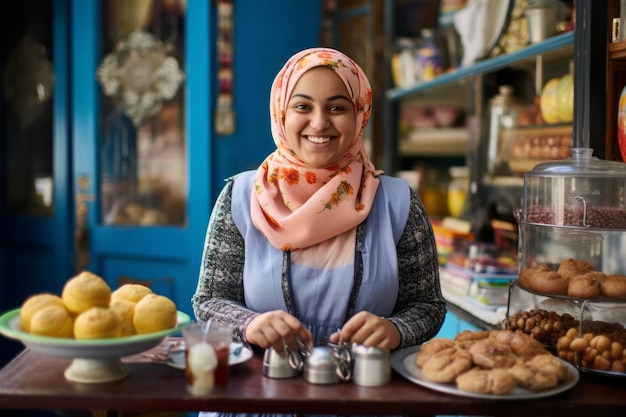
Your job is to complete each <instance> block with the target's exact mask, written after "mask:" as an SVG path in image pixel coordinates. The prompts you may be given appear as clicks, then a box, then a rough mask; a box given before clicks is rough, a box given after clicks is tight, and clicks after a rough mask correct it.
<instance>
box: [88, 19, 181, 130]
mask: <svg viewBox="0 0 626 417" xmlns="http://www.w3.org/2000/svg"><path fill="white" fill-rule="evenodd" d="M168 52H169V51H168V48H167V46H166V45H164V44H163V43H162V42H161V41H159V40H158V39H157V38H156V37H154V36H153V35H152V34H151V33H149V32H146V31H145V30H137V31H135V32H133V33H131V34H130V35H129V36H128V37H126V38H124V39H122V40H120V42H119V43H118V44H117V46H116V47H115V52H112V53H110V54H108V55H106V56H105V57H104V59H103V60H102V63H101V64H100V66H99V67H98V70H97V73H96V78H97V80H98V82H99V83H100V85H101V86H102V90H103V92H104V94H105V95H107V96H109V97H112V98H113V99H114V100H115V102H116V104H117V106H118V108H120V109H121V110H122V111H124V113H126V114H127V115H128V117H130V119H131V120H132V121H133V124H134V125H135V126H136V127H139V126H141V125H142V124H143V122H144V121H146V120H147V119H149V118H150V117H152V116H154V115H155V114H157V113H158V112H159V110H160V109H161V106H162V103H163V101H164V100H169V99H172V98H173V97H174V96H175V95H176V91H177V90H178V87H179V86H180V85H181V83H182V82H183V80H184V77H185V75H184V73H183V71H182V70H181V69H180V67H179V65H178V61H177V60H176V58H174V57H172V56H168Z"/></svg>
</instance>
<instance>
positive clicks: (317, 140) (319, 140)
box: [307, 136, 330, 143]
mask: <svg viewBox="0 0 626 417" xmlns="http://www.w3.org/2000/svg"><path fill="white" fill-rule="evenodd" d="M307 139H308V140H309V141H311V142H313V143H326V142H330V137H328V136H308V137H307Z"/></svg>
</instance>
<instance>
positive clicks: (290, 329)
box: [246, 310, 312, 352]
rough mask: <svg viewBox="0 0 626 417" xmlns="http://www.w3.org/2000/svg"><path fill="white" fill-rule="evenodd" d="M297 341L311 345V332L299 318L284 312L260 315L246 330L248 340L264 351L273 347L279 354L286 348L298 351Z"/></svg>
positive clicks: (278, 311) (277, 311)
mask: <svg viewBox="0 0 626 417" xmlns="http://www.w3.org/2000/svg"><path fill="white" fill-rule="evenodd" d="M297 339H300V340H301V342H302V343H304V344H306V345H310V344H311V343H312V337H311V332H309V331H308V330H307V329H306V328H305V327H304V326H303V325H302V323H300V321H299V320H298V319H297V318H295V317H294V316H292V315H291V314H289V313H286V312H284V311H282V310H276V311H270V312H267V313H263V314H260V315H259V316H257V317H256V318H254V319H253V320H252V321H251V322H250V323H249V324H248V327H247V328H246V340H248V342H249V343H253V344H255V345H258V346H259V347H261V348H264V349H266V348H268V347H270V346H272V347H273V348H274V349H275V350H276V351H278V352H282V351H283V350H284V349H285V347H287V348H289V349H291V350H296V349H298V341H297Z"/></svg>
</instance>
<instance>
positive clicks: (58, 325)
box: [30, 305, 74, 338]
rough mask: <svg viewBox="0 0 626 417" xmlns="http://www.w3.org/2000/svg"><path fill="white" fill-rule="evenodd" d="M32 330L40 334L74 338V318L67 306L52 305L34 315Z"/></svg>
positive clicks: (31, 324)
mask: <svg viewBox="0 0 626 417" xmlns="http://www.w3.org/2000/svg"><path fill="white" fill-rule="evenodd" d="M30 332H31V333H32V334H36V335H39V336H48V337H67V338H72V337H73V336H74V320H73V319H72V316H71V315H70V313H69V311H67V310H66V308H65V307H61V306H58V305H50V306H48V307H44V308H42V309H41V310H39V311H38V312H36V313H35V314H34V315H33V317H32V318H31V320H30Z"/></svg>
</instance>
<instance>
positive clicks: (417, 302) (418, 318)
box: [388, 191, 446, 348]
mask: <svg viewBox="0 0 626 417" xmlns="http://www.w3.org/2000/svg"><path fill="white" fill-rule="evenodd" d="M410 204H411V206H410V209H409V218H408V220H407V224H406V227H405V228H404V232H403V234H402V236H401V238H400V241H399V242H398V244H397V253H398V268H399V271H400V272H399V273H400V283H399V290H398V300H397V301H396V305H395V307H394V312H393V315H392V316H391V317H388V319H389V320H391V321H392V322H393V323H394V324H395V325H396V327H397V328H398V330H399V331H400V334H401V341H400V346H399V347H400V348H402V347H406V346H411V345H415V344H420V343H423V342H425V341H426V340H428V339H431V338H432V337H434V336H435V335H436V334H437V332H438V331H439V329H440V328H441V325H442V324H443V321H444V319H445V315H446V303H445V300H444V298H443V296H442V295H441V287H440V284H439V263H438V258H437V247H436V245H435V237H434V234H433V229H432V225H431V223H430V219H429V218H428V215H427V214H426V210H425V209H424V206H423V205H422V203H421V202H420V200H419V198H418V197H417V195H416V194H415V192H414V191H411V203H410Z"/></svg>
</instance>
